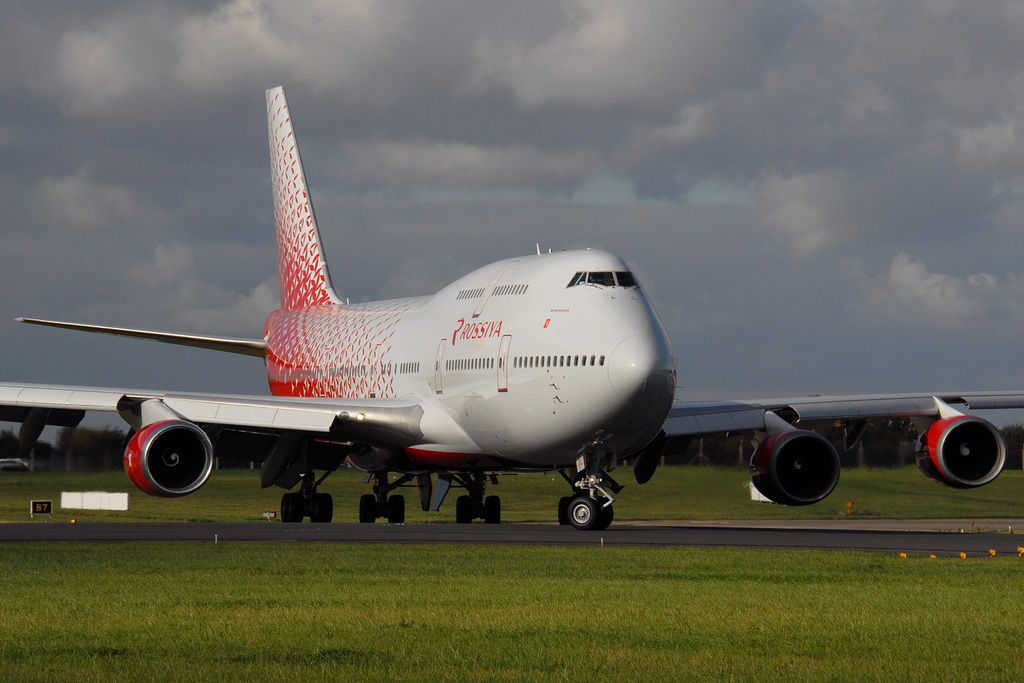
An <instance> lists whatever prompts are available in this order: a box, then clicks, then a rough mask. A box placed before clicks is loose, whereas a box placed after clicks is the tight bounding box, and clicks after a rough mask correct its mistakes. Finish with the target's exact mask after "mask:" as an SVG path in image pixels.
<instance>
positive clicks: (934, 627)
mask: <svg viewBox="0 0 1024 683" xmlns="http://www.w3.org/2000/svg"><path fill="white" fill-rule="evenodd" d="M0 576H2V577H3V580H2V582H0V605H2V608H3V619H4V625H3V629H2V631H0V634H2V635H0V680H4V681H19V680H44V681H46V680H50V681H67V680H74V681H83V682H84V681H107V680H157V681H173V680H230V681H245V680H254V681H268V680H273V681H294V680H313V681H341V680H345V681H348V680H373V681H377V680H387V681H405V680H409V681H413V680H415V681H450V680H469V681H502V680H507V681H581V680H587V681H589V680H602V681H604V680H607V681H612V680H621V679H627V680H631V681H648V680H651V681H653V680H705V681H720V680H751V681H801V680H815V681H817V680H831V681H847V680H848V681H862V680H891V681H920V680H943V681H970V680H975V681H976V680H1003V681H1016V680H1021V679H1022V678H1024V657H1022V656H1021V655H1022V652H1021V650H1022V647H1024V646H1022V642H1024V619H1022V618H1021V615H1022V613H1024V560H1022V559H1019V558H1017V557H1015V556H1013V557H996V558H987V557H986V558H972V559H967V560H961V559H959V558H957V559H929V558H925V557H911V558H908V559H901V558H899V557H896V556H881V555H875V554H868V553H843V552H798V551H745V550H738V549H686V548H658V549H636V548H633V549H630V548H593V547H588V548H520V547H496V546H492V547H465V546H387V545H371V544H366V545H351V544H297V543H266V544H224V543H221V544H213V543H206V544H199V543H190V544H177V543H131V544H117V545H102V544H100V545H62V544H50V545H44V544H29V545H7V546H2V545H0Z"/></svg>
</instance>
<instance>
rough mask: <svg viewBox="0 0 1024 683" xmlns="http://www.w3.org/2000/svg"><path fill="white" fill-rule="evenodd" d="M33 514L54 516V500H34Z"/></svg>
mask: <svg viewBox="0 0 1024 683" xmlns="http://www.w3.org/2000/svg"><path fill="white" fill-rule="evenodd" d="M32 514H33V515H52V514H53V501H52V500H33V501H32Z"/></svg>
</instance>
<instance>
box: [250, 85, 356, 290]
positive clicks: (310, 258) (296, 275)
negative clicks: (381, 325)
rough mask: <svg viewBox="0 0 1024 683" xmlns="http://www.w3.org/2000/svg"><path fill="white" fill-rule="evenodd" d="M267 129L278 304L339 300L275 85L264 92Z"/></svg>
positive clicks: (284, 105) (284, 104)
mask: <svg viewBox="0 0 1024 683" xmlns="http://www.w3.org/2000/svg"><path fill="white" fill-rule="evenodd" d="M267 128H268V132H269V134H270V162H271V177H272V180H273V188H274V222H275V224H276V228H277V268H278V274H279V275H280V278H281V305H282V307H284V308H286V309H289V310H294V309H298V308H305V307H307V306H317V305H322V304H332V303H340V300H339V299H338V296H337V295H336V294H335V293H334V289H333V288H332V287H331V276H330V273H328V272H327V261H326V259H325V258H324V250H323V247H322V246H321V244H320V232H319V230H318V229H317V226H316V217H315V216H314V215H313V203H312V202H311V201H310V198H309V190H308V189H307V188H306V175H305V173H304V172H303V170H302V159H301V158H300V157H299V146H298V143H297V142H296V141H295V131H294V130H293V129H292V120H291V116H290V115H289V113H288V102H287V100H286V99H285V95H284V88H282V87H280V86H278V87H276V88H271V89H270V90H268V91H267Z"/></svg>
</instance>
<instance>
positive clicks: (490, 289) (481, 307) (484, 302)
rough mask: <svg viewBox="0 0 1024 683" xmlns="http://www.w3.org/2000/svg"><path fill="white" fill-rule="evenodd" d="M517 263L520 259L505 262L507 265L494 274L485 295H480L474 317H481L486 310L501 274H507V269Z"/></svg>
mask: <svg viewBox="0 0 1024 683" xmlns="http://www.w3.org/2000/svg"><path fill="white" fill-rule="evenodd" d="M517 263H519V260H518V259H517V260H515V261H512V262H511V263H507V264H505V267H504V268H502V269H501V270H499V271H498V273H497V274H496V275H495V276H494V279H492V280H491V283H490V284H489V285H487V288H486V289H485V290H484V295H483V296H482V297H480V301H479V302H478V303H477V305H476V309H475V310H474V311H473V317H474V318H479V317H480V314H481V313H483V312H484V306H486V305H487V302H488V301H490V300H491V294H492V293H493V292H494V288H495V287H497V286H498V281H499V280H501V276H502V275H504V274H505V271H506V270H508V269H509V268H511V267H512V266H514V265H516V264H517Z"/></svg>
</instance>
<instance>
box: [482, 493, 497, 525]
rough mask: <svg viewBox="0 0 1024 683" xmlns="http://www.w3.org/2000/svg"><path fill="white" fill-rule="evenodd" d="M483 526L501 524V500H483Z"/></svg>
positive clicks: (488, 498) (488, 497) (495, 498)
mask: <svg viewBox="0 0 1024 683" xmlns="http://www.w3.org/2000/svg"><path fill="white" fill-rule="evenodd" d="M484 524H501V498H499V497H498V496H487V498H486V499H485V500H484Z"/></svg>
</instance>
